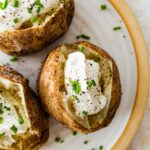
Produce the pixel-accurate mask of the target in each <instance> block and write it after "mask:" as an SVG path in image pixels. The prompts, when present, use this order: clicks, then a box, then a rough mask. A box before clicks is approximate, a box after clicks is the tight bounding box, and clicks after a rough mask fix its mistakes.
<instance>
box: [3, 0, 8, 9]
mask: <svg viewBox="0 0 150 150" xmlns="http://www.w3.org/2000/svg"><path fill="white" fill-rule="evenodd" d="M7 6H8V0H5V1H4V9H6V8H7Z"/></svg>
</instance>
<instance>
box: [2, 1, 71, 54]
mask: <svg viewBox="0 0 150 150" xmlns="http://www.w3.org/2000/svg"><path fill="white" fill-rule="evenodd" d="M73 14H74V2H73V0H64V7H62V8H59V10H57V11H56V12H54V16H53V17H51V18H50V20H49V21H48V22H47V23H45V25H43V26H38V27H32V28H27V29H23V30H15V31H8V32H1V33H0V49H1V50H2V51H4V52H5V53H7V54H10V55H26V54H29V53H33V52H36V51H39V50H41V49H42V48H44V47H46V46H47V45H48V44H50V43H52V42H53V41H55V40H56V39H58V38H59V37H61V36H62V35H63V34H65V33H66V31H67V30H68V28H69V26H70V24H71V21H72V18H73Z"/></svg>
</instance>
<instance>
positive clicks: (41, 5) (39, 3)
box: [34, 0, 43, 8]
mask: <svg viewBox="0 0 150 150" xmlns="http://www.w3.org/2000/svg"><path fill="white" fill-rule="evenodd" d="M34 3H35V5H38V6H40V7H41V8H42V7H43V4H42V3H41V2H40V0H35V2H34Z"/></svg>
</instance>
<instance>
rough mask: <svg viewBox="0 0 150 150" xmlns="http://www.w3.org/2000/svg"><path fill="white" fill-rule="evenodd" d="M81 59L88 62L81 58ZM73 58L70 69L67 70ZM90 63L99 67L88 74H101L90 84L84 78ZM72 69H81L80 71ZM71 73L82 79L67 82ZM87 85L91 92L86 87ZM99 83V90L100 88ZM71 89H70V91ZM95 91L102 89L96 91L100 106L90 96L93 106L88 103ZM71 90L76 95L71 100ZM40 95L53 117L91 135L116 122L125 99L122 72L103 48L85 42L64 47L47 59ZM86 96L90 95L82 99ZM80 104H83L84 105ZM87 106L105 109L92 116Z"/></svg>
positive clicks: (41, 73)
mask: <svg viewBox="0 0 150 150" xmlns="http://www.w3.org/2000/svg"><path fill="white" fill-rule="evenodd" d="M81 53H83V54H81ZM75 55H76V56H77V57H76V56H75ZM74 56H75V57H74ZM71 57H72V58H73V57H74V58H73V59H74V60H73V59H72V60H71V59H70V58H71ZM79 57H80V58H82V57H83V58H84V59H79ZM69 59H70V64H69V65H70V68H69V69H67V66H68V63H69ZM87 60H88V61H89V62H92V63H91V66H92V65H93V66H94V65H95V66H96V67H95V68H94V69H93V70H91V71H90V70H88V71H87V72H86V74H87V75H88V76H89V75H90V74H92V76H95V74H97V73H99V74H98V77H95V80H97V81H94V80H90V81H92V82H90V81H89V79H88V80H87V79H86V78H85V77H84V76H85V71H83V70H84V69H85V64H83V63H84V62H85V61H87ZM86 63H87V62H86ZM86 67H87V66H86ZM72 68H74V69H77V70H76V72H75V71H74V70H73V69H72ZM96 68H97V69H96ZM82 69H83V70H82ZM99 69H100V70H99ZM70 70H71V71H70ZM68 72H69V73H68ZM67 74H69V75H72V76H74V77H75V74H78V76H79V78H80V79H77V80H74V81H73V79H72V78H73V77H71V76H69V77H70V78H69V79H67ZM83 78H85V80H86V82H85V81H81V80H82V79H83ZM96 78H97V79H96ZM80 81H81V82H82V83H81V82H80ZM69 84H70V85H69ZM81 84H82V85H81ZM86 84H87V89H86V88H84V86H85V85H86ZM96 84H97V85H99V87H98V86H97V87H96ZM83 85H84V86H83ZM67 86H70V87H69V88H68V87H67ZM82 88H84V90H85V91H84V90H82ZM92 88H97V89H98V88H99V90H98V91H97V92H96V95H98V96H99V97H98V98H97V101H98V100H100V99H101V101H100V102H99V104H98V103H97V101H96V100H95V97H94V98H93V101H92V98H91V97H90V102H91V103H89V102H88V99H87V100H86V97H87V96H88V97H89V95H90V96H92V94H93V93H92V92H93V91H94V90H93V91H92ZM97 89H95V90H97ZM70 91H71V92H72V93H73V95H71V97H70V95H69V94H70V93H69V92H70ZM38 92H39V96H40V98H41V100H42V104H43V107H44V108H45V110H46V111H47V112H48V113H49V114H52V115H53V116H54V117H55V118H56V119H57V120H59V121H60V122H62V123H63V124H65V125H66V126H67V127H69V128H71V129H73V130H75V131H79V132H82V133H86V134H87V133H89V132H93V131H96V130H98V129H100V128H103V127H106V126H107V125H109V123H110V122H111V120H112V119H113V117H114V115H115V112H116V110H117V108H118V106H119V103H120V100H121V84H120V77H119V72H118V69H117V66H116V64H115V62H114V60H113V59H112V58H111V56H110V55H109V54H108V53H107V52H105V51H104V50H102V49H101V48H99V47H97V46H95V45H93V44H91V43H89V42H84V41H83V42H77V43H74V44H63V45H61V46H59V47H57V48H55V49H53V50H52V51H51V52H50V53H49V55H48V56H47V58H46V60H45V63H44V64H43V67H42V68H41V72H40V75H39V80H38ZM81 92H82V93H81ZM72 93H71V94H72ZM85 93H86V96H83V97H81V96H82V95H83V94H85ZM89 93H90V94H89ZM68 95H69V96H68ZM80 98H81V99H82V101H81V99H80ZM94 101H95V104H96V103H97V104H96V105H94V104H92V103H93V102H94ZM78 104H79V105H80V104H81V106H79V105H78ZM90 104H91V106H90ZM87 106H89V107H90V108H92V107H93V106H96V107H101V109H99V111H95V113H91V110H89V109H88V108H87ZM83 108H84V109H87V110H89V112H87V111H83ZM94 109H95V108H94V107H93V110H94ZM96 109H97V108H96ZM96 109H95V110H96ZM78 110H82V111H83V114H84V116H82V115H83V114H81V113H77V111H78Z"/></svg>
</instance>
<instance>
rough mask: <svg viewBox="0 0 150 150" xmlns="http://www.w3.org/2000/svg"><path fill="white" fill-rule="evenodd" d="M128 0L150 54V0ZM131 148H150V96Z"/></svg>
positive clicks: (141, 149)
mask: <svg viewBox="0 0 150 150" xmlns="http://www.w3.org/2000/svg"><path fill="white" fill-rule="evenodd" d="M126 1H127V3H128V4H129V6H130V8H131V9H132V11H133V13H134V15H135V17H136V18H137V20H138V22H139V24H140V26H141V28H142V30H143V33H144V36H145V40H146V42H147V46H148V49H149V54H150V0H126ZM149 56H150V55H149ZM149 58H150V57H149ZM129 150H150V97H149V100H148V106H147V110H146V112H145V116H144V118H143V122H142V124H141V128H140V129H139V131H138V133H137V135H136V137H135V139H134V140H133V142H132V144H131V145H130V147H129Z"/></svg>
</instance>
